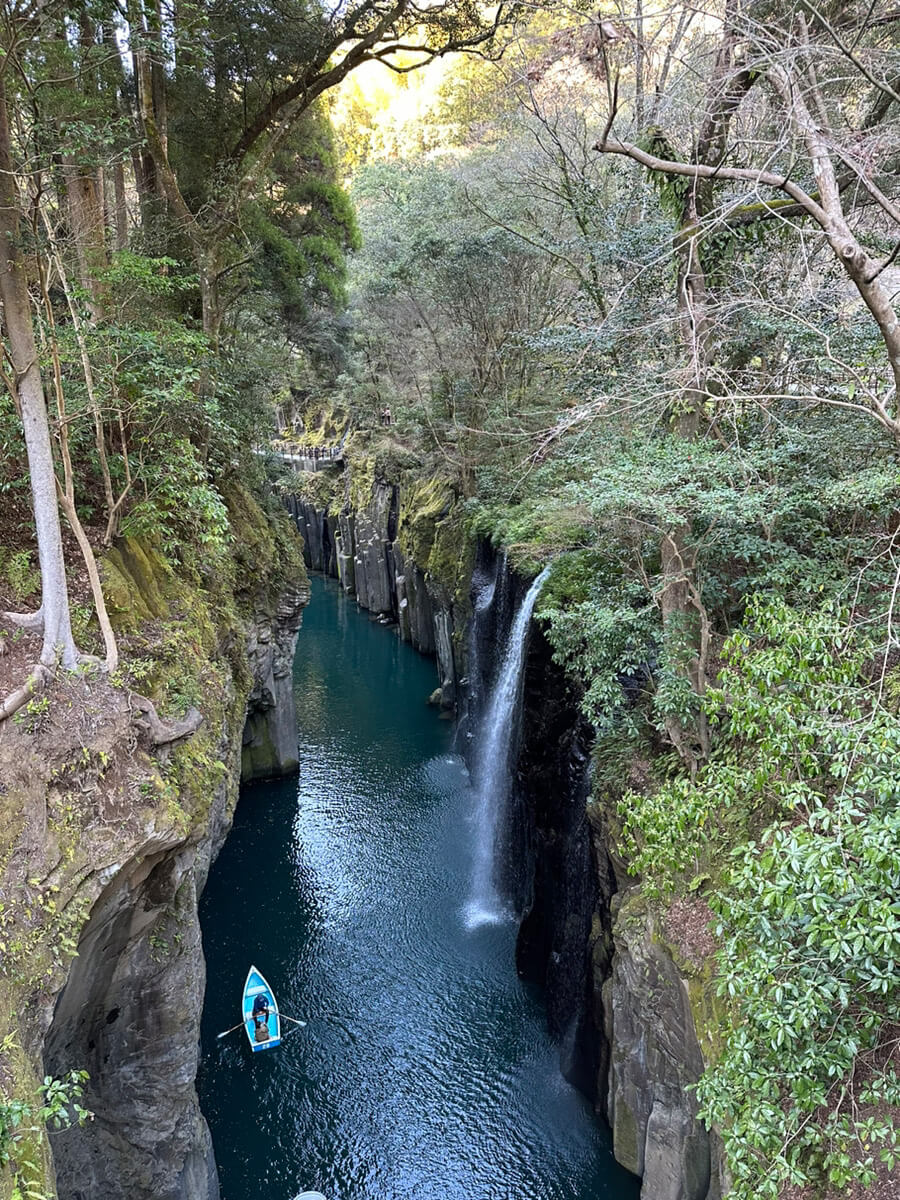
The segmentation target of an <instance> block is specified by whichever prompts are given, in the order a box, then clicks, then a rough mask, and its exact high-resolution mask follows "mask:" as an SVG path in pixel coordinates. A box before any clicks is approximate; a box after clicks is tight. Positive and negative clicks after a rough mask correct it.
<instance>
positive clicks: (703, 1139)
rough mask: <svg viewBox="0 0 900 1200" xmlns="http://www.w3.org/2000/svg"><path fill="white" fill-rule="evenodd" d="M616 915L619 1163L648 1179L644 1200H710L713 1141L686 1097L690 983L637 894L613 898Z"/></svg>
mask: <svg viewBox="0 0 900 1200" xmlns="http://www.w3.org/2000/svg"><path fill="white" fill-rule="evenodd" d="M613 913H614V924H613V942H614V945H615V953H614V954H613V956H612V963H611V973H610V975H609V978H608V979H606V980H605V982H604V983H603V988H602V998H603V1013H604V1020H605V1034H606V1039H607V1041H608V1043H609V1046H610V1067H609V1091H608V1107H607V1111H608V1114H609V1120H610V1124H611V1125H612V1130H613V1150H614V1153H615V1156H616V1158H617V1159H618V1161H619V1162H620V1163H622V1165H623V1166H625V1167H627V1168H628V1170H629V1171H633V1172H634V1173H635V1174H636V1175H641V1176H642V1177H643V1188H642V1191H641V1195H642V1197H643V1200H714V1197H716V1196H718V1194H719V1193H718V1187H717V1185H715V1184H714V1183H713V1172H712V1156H711V1147H710V1138H709V1135H708V1134H707V1132H706V1130H705V1129H704V1127H703V1126H702V1125H701V1124H700V1122H699V1121H698V1120H697V1117H696V1105H695V1103H694V1100H693V1096H692V1093H691V1092H690V1091H689V1090H688V1089H689V1087H690V1085H691V1084H694V1083H696V1082H697V1080H698V1079H699V1077H700V1074H701V1073H702V1071H703V1056H702V1054H701V1052H700V1046H699V1043H698V1040H697V1034H696V1032H695V1029H694V1019H693V1014H692V1012H691V1005H690V1000H689V996H688V988H687V983H686V980H685V979H684V977H683V976H682V974H681V973H680V971H679V970H678V967H677V966H676V964H675V962H674V961H673V958H672V956H671V954H670V953H669V952H668V951H667V949H666V947H665V944H664V942H662V941H661V939H660V938H659V936H658V932H657V930H656V927H655V922H654V918H653V915H652V913H651V912H650V911H649V910H648V909H647V907H646V906H645V905H644V904H642V903H641V896H640V890H639V889H638V888H632V889H630V891H628V892H626V893H624V895H622V894H621V893H620V894H619V895H617V896H616V897H615V898H614V900H613Z"/></svg>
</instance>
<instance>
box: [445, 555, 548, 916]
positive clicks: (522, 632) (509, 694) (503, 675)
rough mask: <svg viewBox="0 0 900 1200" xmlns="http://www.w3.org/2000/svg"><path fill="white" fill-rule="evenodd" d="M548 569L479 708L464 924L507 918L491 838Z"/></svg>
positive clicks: (503, 798)
mask: <svg viewBox="0 0 900 1200" xmlns="http://www.w3.org/2000/svg"><path fill="white" fill-rule="evenodd" d="M549 570H550V568H549V567H545V568H544V570H543V571H542V572H541V573H540V575H538V577H537V579H535V581H534V583H532V585H531V587H530V588H529V589H528V592H527V594H526V596H525V599H524V600H523V601H522V604H521V607H520V608H519V611H518V612H517V613H516V619H515V621H514V622H513V624H512V628H511V629H510V631H509V637H508V638H507V641H506V645H505V646H504V649H503V657H502V661H501V665H500V672H499V674H498V676H497V682H496V683H495V684H494V690H493V692H492V693H491V697H490V700H489V702H488V704H487V706H486V708H485V713H484V718H483V720H482V723H481V730H480V731H479V734H480V736H479V739H478V750H477V754H476V757H475V766H474V773H473V784H474V789H475V867H474V872H473V877H472V894H471V897H470V899H469V902H468V903H467V905H466V910H465V916H466V924H467V926H468V927H469V928H470V929H474V928H475V927H476V926H478V925H488V924H496V923H497V922H499V921H502V920H503V919H504V917H505V916H506V915H507V913H506V912H505V910H504V907H503V903H502V900H501V897H500V895H499V892H498V890H497V884H496V879H495V868H496V857H497V838H498V833H499V831H500V823H501V817H502V816H503V813H504V811H505V808H506V803H507V800H508V797H509V789H510V774H511V771H510V767H511V764H510V752H511V749H512V738H513V730H514V729H515V727H516V711H517V708H518V704H519V697H520V694H521V690H522V667H523V665H524V662H525V648H526V646H527V644H528V625H529V622H530V621H531V614H532V612H533V611H534V606H535V603H536V602H537V598H538V595H539V594H540V590H541V587H542V586H543V583H544V580H545V579H546V578H547V574H548V572H549Z"/></svg>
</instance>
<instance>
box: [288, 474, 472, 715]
mask: <svg viewBox="0 0 900 1200" xmlns="http://www.w3.org/2000/svg"><path fill="white" fill-rule="evenodd" d="M357 499H358V500H359V501H361V503H359V505H358V506H357V507H352V506H351V504H350V502H349V501H348V502H334V501H332V502H331V503H330V504H328V503H326V504H324V505H317V504H313V503H311V502H309V501H307V500H304V499H302V498H301V497H298V496H288V497H287V507H288V510H289V511H290V513H291V515H292V516H293V517H294V520H295V521H296V524H297V528H298V530H299V531H300V534H301V535H302V537H303V541H304V547H305V548H304V559H305V561H306V565H307V566H308V567H309V568H310V569H312V570H314V571H322V572H324V574H326V575H330V576H331V577H332V578H334V579H337V580H338V581H339V582H340V584H341V586H342V587H343V588H344V590H345V591H347V592H349V593H350V594H351V595H353V596H355V597H356V600H357V602H358V603H359V605H360V606H361V607H362V608H364V609H366V610H367V611H368V612H371V613H373V614H374V615H375V616H378V617H381V618H383V619H385V620H389V621H395V622H396V623H397V628H398V631H399V634H400V637H401V638H402V639H403V640H404V641H406V642H409V643H410V644H411V645H413V646H414V647H415V648H416V649H417V650H420V651H421V652H422V653H423V654H428V655H433V656H434V657H435V659H436V661H437V666H438V675H439V690H440V704H441V706H442V707H444V708H448V709H450V708H454V707H455V706H456V704H457V701H458V699H459V694H460V680H461V679H462V678H463V676H464V674H465V661H466V656H465V638H464V634H465V630H466V626H467V622H468V617H469V612H470V608H469V597H468V590H469V589H468V581H469V577H470V574H471V556H472V552H473V546H472V544H471V542H470V540H469V539H468V537H467V536H466V534H465V531H464V529H463V526H462V522H461V521H460V520H459V519H458V516H457V514H456V513H455V512H454V511H453V505H454V497H453V496H452V495H451V494H450V493H449V492H447V491H446V490H444V488H443V487H442V485H440V484H439V483H435V482H433V481H432V482H430V483H429V484H427V485H422V484H411V485H409V486H404V485H402V484H395V483H391V482H389V481H385V480H380V479H378V478H375V479H373V480H372V482H371V485H370V487H369V488H368V490H367V491H366V492H365V493H364V494H361V495H359V494H358V496H357Z"/></svg>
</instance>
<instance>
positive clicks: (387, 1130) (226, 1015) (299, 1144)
mask: <svg viewBox="0 0 900 1200" xmlns="http://www.w3.org/2000/svg"><path fill="white" fill-rule="evenodd" d="M434 686H435V671H434V665H433V663H431V662H430V661H428V660H427V659H425V658H423V657H421V656H420V655H418V654H417V653H416V652H415V651H413V650H412V649H410V648H409V647H408V646H406V645H403V644H401V643H400V642H399V641H398V639H397V637H396V635H395V634H394V633H393V632H392V631H389V630H386V629H384V628H382V627H381V626H379V625H377V624H375V623H373V622H372V621H371V620H370V619H369V618H368V617H367V616H366V615H365V614H363V613H361V612H359V611H358V610H357V609H356V606H355V604H353V603H352V602H351V601H348V600H347V599H346V598H345V597H344V596H343V595H342V594H341V593H339V591H338V590H337V588H336V587H335V586H334V585H333V584H331V583H330V582H328V581H323V580H321V579H314V580H313V592H312V602H311V603H310V606H309V608H308V609H307V610H306V613H305V616H304V623H303V629H302V630H301V633H300V639H299V643H298V650H297V658H296V663H295V669H294V687H295V692H296V697H297V713H298V725H299V746H300V753H299V757H300V772H299V777H298V778H293V779H289V780H286V781H281V782H276V783H268V784H260V785H256V786H253V787H248V788H245V789H244V791H243V793H242V795H241V800H240V803H239V805H238V809H237V813H236V816H235V822H234V829H233V831H232V833H231V834H230V836H229V838H228V841H227V842H226V844H225V846H224V848H223V850H222V853H221V854H220V855H219V858H218V859H217V861H216V863H215V864H214V866H213V869H212V872H211V874H210V879H209V884H208V886H207V889H206V892H205V893H204V896H203V901H202V906H201V920H202V925H203V939H204V947H205V951H206V958H207V964H208V981H207V997H206V1007H205V1010H204V1019H203V1056H202V1063H201V1071H200V1077H199V1081H198V1084H199V1089H200V1098H201V1104H202V1107H203V1111H204V1113H205V1115H206V1117H207V1120H208V1121H209V1124H210V1127H211V1129H212V1136H213V1144H214V1147H215V1153H216V1160H217V1162H218V1165H219V1172H220V1179H221V1186H222V1197H223V1200H291V1198H292V1197H294V1196H296V1195H297V1194H298V1193H300V1192H302V1191H304V1190H306V1189H317V1190H319V1191H321V1192H322V1193H324V1195H325V1196H326V1197H327V1200H637V1196H638V1190H639V1189H638V1184H637V1181H636V1180H634V1179H633V1177H632V1176H630V1175H628V1174H627V1173H626V1172H624V1171H623V1170H622V1169H621V1168H620V1167H618V1166H617V1165H616V1163H615V1162H614V1160H613V1159H612V1157H611V1154H610V1151H609V1137H608V1134H607V1132H606V1131H605V1130H604V1129H603V1128H601V1126H600V1125H598V1123H597V1122H596V1120H595V1119H594V1117H593V1115H592V1113H591V1109H590V1105H589V1104H588V1103H587V1102H586V1101H585V1100H584V1099H583V1098H582V1097H581V1096H580V1095H579V1094H578V1093H577V1092H576V1091H575V1090H574V1089H573V1088H571V1087H570V1086H569V1085H568V1084H567V1083H566V1082H565V1081H564V1080H563V1078H562V1077H561V1075H560V1073H559V1067H558V1050H557V1048H556V1047H555V1046H554V1045H552V1044H551V1043H550V1041H549V1039H548V1036H547V1033H546V1030H545V1024H544V1016H543V1010H542V1007H541V1000H540V996H539V994H537V993H536V992H535V991H534V990H533V989H532V988H531V987H530V986H528V985H525V984H523V983H522V982H521V981H520V980H519V979H518V978H517V976H516V972H515V967H514V945H515V926H514V925H512V924H495V925H482V926H479V927H478V928H475V929H467V927H466V923H465V911H464V910H465V902H466V897H467V894H468V890H469V887H470V881H471V877H472V857H473V844H474V836H473V829H472V820H473V815H472V814H473V798H472V795H471V792H470V789H469V786H468V779H467V775H466V772H465V770H464V768H463V767H462V765H461V763H460V760H459V759H458V758H457V757H456V756H455V755H454V753H453V749H452V741H453V726H452V724H451V723H450V722H448V721H444V720H440V719H439V717H438V716H437V714H436V713H435V711H434V710H433V709H431V708H429V707H427V705H426V703H425V698H426V697H427V696H428V694H429V693H430V692H431V690H432V689H433V687H434ZM251 962H252V963H255V964H256V965H257V966H258V967H259V968H260V970H261V971H262V972H263V974H264V975H266V977H267V978H268V980H269V982H270V983H271V984H272V986H273V987H274V989H275V992H276V994H277V996H278V997H279V1001H280V1003H281V1006H282V1008H283V1010H284V1011H285V1012H287V1013H290V1014H291V1015H292V1016H296V1017H300V1018H304V1019H306V1020H307V1021H308V1025H307V1026H306V1028H304V1029H300V1028H298V1027H295V1026H290V1025H287V1026H285V1028H286V1029H287V1030H290V1031H292V1032H289V1033H288V1036H287V1038H286V1039H285V1041H284V1043H283V1044H282V1045H281V1046H280V1047H278V1048H277V1049H274V1050H272V1051H267V1052H264V1053H260V1054H251V1052H250V1047H249V1045H248V1044H247V1041H246V1038H245V1036H244V1034H243V1031H242V1030H238V1031H237V1032H236V1033H233V1034H231V1035H229V1036H228V1037H226V1038H224V1039H221V1040H218V1039H217V1038H216V1034H217V1033H218V1032H219V1031H221V1030H224V1029H226V1028H228V1027H229V1026H231V1025H233V1024H234V1023H235V1021H237V1020H239V1019H240V993H241V987H242V985H243V981H244V977H245V975H246V973H247V969H248V967H249V966H250V964H251Z"/></svg>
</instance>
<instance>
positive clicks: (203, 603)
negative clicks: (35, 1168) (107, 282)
mask: <svg viewBox="0 0 900 1200" xmlns="http://www.w3.org/2000/svg"><path fill="white" fill-rule="evenodd" d="M227 499H228V504H229V512H230V515H231V518H232V527H233V530H234V534H235V539H236V546H237V547H238V549H237V550H236V551H235V554H236V558H237V560H238V561H237V563H236V568H235V570H234V573H233V576H232V575H231V574H230V573H229V572H225V573H224V576H225V577H224V578H223V579H220V580H218V581H216V582H215V583H214V589H215V590H210V591H204V590H202V589H199V588H198V586H197V585H196V584H195V583H190V582H188V581H186V580H185V579H184V578H181V577H179V576H178V575H176V574H175V573H174V572H173V571H172V570H171V569H170V568H169V567H168V566H167V565H166V564H165V562H164V560H163V559H162V558H161V556H160V555H159V554H158V553H157V552H156V551H155V550H154V549H153V548H152V547H148V546H141V545H139V544H137V543H134V544H130V543H123V544H121V545H120V546H119V547H118V548H117V550H116V551H115V553H114V554H113V555H111V556H110V559H109V562H108V563H107V565H106V569H107V575H108V578H107V587H108V591H109V593H110V595H111V596H112V597H113V603H112V605H111V608H112V611H113V613H114V616H115V617H116V619H117V620H118V622H119V625H120V629H121V630H122V638H123V645H124V647H125V649H126V651H128V653H127V654H126V657H125V662H126V664H127V663H128V661H137V662H138V663H140V664H142V665H141V668H140V669H141V672H142V674H143V673H144V672H146V671H147V670H148V667H147V664H148V663H151V662H152V663H153V667H152V671H151V672H150V674H148V675H146V676H145V677H142V678H141V679H140V680H139V681H137V682H133V683H131V686H133V687H135V690H140V691H142V692H144V693H147V692H149V693H150V694H151V695H152V696H153V699H154V701H155V702H156V705H157V708H158V710H159V713H160V716H161V717H162V718H163V720H165V719H166V718H167V717H169V716H170V715H174V713H177V706H178V705H179V704H182V703H187V701H188V699H189V700H190V702H191V703H193V704H194V705H196V706H197V707H198V708H199V709H200V711H201V712H202V714H203V717H204V720H203V724H202V726H201V728H200V730H199V731H198V732H197V733H195V734H194V735H193V736H191V737H189V738H186V739H183V740H181V741H176V742H173V743H171V744H167V745H162V746H157V745H154V744H153V743H152V741H151V739H150V738H149V736H148V734H147V731H146V730H145V729H142V727H141V724H140V722H139V721H137V722H136V720H135V712H134V710H133V707H132V704H131V702H130V699H129V695H130V693H129V686H128V683H129V681H128V680H127V678H126V679H124V680H123V681H121V682H119V681H116V680H113V681H107V680H104V679H96V680H83V681H76V680H71V681H63V682H60V683H59V685H58V688H57V690H56V691H54V692H53V693H52V694H51V697H50V699H51V707H50V716H49V717H48V720H47V722H46V723H45V724H44V725H43V726H42V727H41V728H37V727H36V728H34V729H28V728H27V727H20V728H18V729H15V730H14V729H9V730H8V731H6V734H5V739H4V742H3V744H2V745H0V751H3V753H0V775H2V778H3V784H4V787H2V788H0V797H2V798H3V800H4V803H5V805H6V806H7V807H9V809H10V811H11V812H12V813H13V814H16V813H18V814H20V816H17V817H14V819H13V820H12V822H11V823H10V824H8V825H7V827H6V830H7V832H8V833H9V834H10V835H11V836H12V838H13V841H12V843H11V845H10V846H8V847H5V850H4V854H3V856H2V858H0V861H2V862H3V863H4V870H3V872H2V875H0V912H3V913H5V914H8V913H9V912H10V907H9V902H10V897H11V896H12V895H13V894H15V893H16V892H18V894H19V897H20V899H21V898H22V896H23V895H24V899H25V901H26V903H25V904H22V903H19V905H18V906H17V907H16V910H15V911H16V924H15V925H13V924H12V923H11V922H7V925H6V933H7V936H8V937H9V936H10V935H12V937H13V938H14V944H15V946H16V951H17V952H16V954H15V956H8V957H6V958H4V960H3V961H2V963H0V993H2V998H3V1000H4V1001H5V1002H6V1004H5V1005H4V1007H5V1008H7V1011H9V1012H13V1013H16V1014H19V1017H18V1019H17V1020H16V1021H15V1024H14V1033H15V1035H16V1038H17V1039H18V1043H19V1044H20V1045H21V1047H22V1050H23V1055H22V1056H21V1059H20V1060H18V1061H15V1062H2V1061H0V1070H2V1069H4V1068H5V1072H6V1073H5V1086H7V1087H8V1088H10V1090H12V1091H13V1092H18V1093H19V1094H22V1095H28V1094H33V1092H32V1091H31V1089H33V1087H34V1081H35V1079H36V1077H39V1076H40V1075H42V1074H44V1073H47V1074H52V1075H62V1074H64V1073H65V1072H67V1071H68V1070H70V1069H78V1070H87V1071H88V1072H89V1074H90V1081H89V1084H88V1090H87V1092H86V1096H85V1103H86V1105H87V1107H88V1108H90V1109H91V1110H92V1111H93V1112H94V1114H95V1116H94V1119H93V1120H92V1121H91V1122H90V1123H88V1124H86V1125H85V1126H83V1127H80V1128H73V1129H71V1130H68V1131H65V1132H63V1133H60V1134H56V1135H54V1138H53V1162H54V1166H55V1185H56V1188H57V1190H58V1195H59V1197H60V1198H61V1200H207V1198H209V1200H215V1198H216V1197H218V1194H219V1192H218V1182H217V1177H216V1169H215V1163H214V1160H213V1155H212V1147H211V1143H210V1137H209V1131H208V1129H207V1127H206V1123H205V1121H204V1119H203V1117H202V1115H201V1113H200V1110H199V1105H198V1102H197V1097H196V1093H195V1088H194V1080H195V1076H196V1071H197V1061H198V1049H199V1023H200V1013H201V1009H202V1004H203V991H204V982H205V967H204V961H203V953H202V946H201V940H200V929H199V923H198V918H197V899H198V895H199V893H200V891H201V890H202V888H203V885H204V883H205V879H206V874H207V871H208V868H209V863H210V861H211V859H212V857H213V856H214V855H215V854H216V853H217V851H218V849H219V848H220V846H221V844H222V841H223V840H224V838H225V836H226V834H227V831H228V828H229V826H230V822H231V816H232V813H233V809H234V804H235V802H236V798H237V784H238V779H239V776H240V774H241V766H242V759H243V770H244V774H245V776H259V775H260V774H263V773H265V774H277V773H280V772H283V771H286V770H290V769H292V767H294V766H296V744H295V739H296V731H295V726H294V724H293V704H292V699H291V690H290V664H291V660H292V656H293V647H294V643H295V641H296V637H297V631H298V629H299V625H300V619H301V614H302V608H303V606H304V604H305V603H306V600H307V598H308V585H307V581H306V576H305V570H304V567H303V563H302V559H301V556H300V546H299V542H298V540H297V539H296V538H295V537H294V535H293V533H292V531H291V529H290V527H289V525H288V523H287V522H284V521H282V522H280V524H281V526H283V528H280V529H279V528H278V527H277V526H278V524H279V523H277V522H276V527H275V528H273V527H272V525H270V523H269V522H268V521H267V520H266V519H265V518H264V517H263V514H262V512H261V511H260V509H259V508H258V506H257V505H256V503H255V501H253V500H252V499H251V498H250V497H249V496H248V495H247V494H246V493H245V492H242V491H241V490H240V489H238V488H235V489H234V490H233V491H232V493H231V494H230V495H229V496H228V497H227ZM242 559H243V561H241V560H242ZM135 613H139V614H140V616H141V619H140V620H136V619H135V616H134V614H135ZM147 616H149V617H150V618H151V621H150V623H149V624H147V623H146V617H147ZM129 639H131V642H129ZM137 648H140V651H141V657H139V658H137V659H136V660H135V658H134V655H135V653H136V649H137ZM173 706H174V713H173ZM67 714H74V718H73V716H72V715H67ZM245 717H247V718H248V719H249V733H248V734H245V733H244V728H245ZM242 735H243V739H242ZM242 740H243V743H244V744H243V754H242ZM13 743H15V744H13ZM76 944H77V957H73V956H72V955H73V951H74V949H75V947H76ZM7 1006H8V1007H7ZM2 1021H3V1018H0V1033H5V1032H6V1028H5V1027H4V1026H3V1024H2ZM0 1058H2V1056H0ZM10 1076H12V1078H10ZM47 1170H48V1172H49V1170H50V1168H49V1160H47ZM40 1186H41V1188H42V1189H43V1190H44V1191H46V1192H47V1193H48V1194H52V1191H53V1186H54V1178H53V1175H52V1174H48V1175H47V1177H45V1178H43V1179H42V1180H40ZM0 1195H4V1191H3V1180H2V1178H0Z"/></svg>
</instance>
